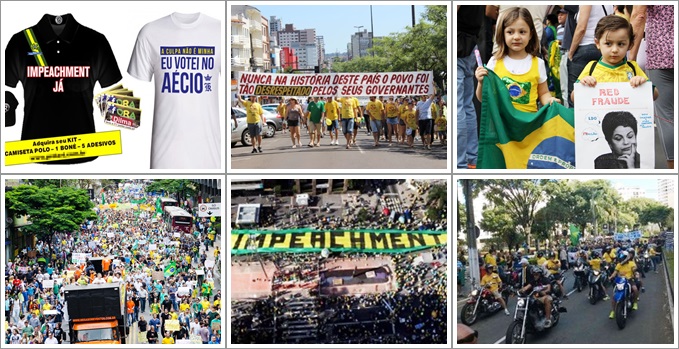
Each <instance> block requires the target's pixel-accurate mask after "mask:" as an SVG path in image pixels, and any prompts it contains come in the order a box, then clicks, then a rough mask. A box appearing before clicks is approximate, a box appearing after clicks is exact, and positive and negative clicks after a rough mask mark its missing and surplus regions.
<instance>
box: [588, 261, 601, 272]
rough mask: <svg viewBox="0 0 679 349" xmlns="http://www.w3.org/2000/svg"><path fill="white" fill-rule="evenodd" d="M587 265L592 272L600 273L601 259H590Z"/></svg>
mask: <svg viewBox="0 0 679 349" xmlns="http://www.w3.org/2000/svg"><path fill="white" fill-rule="evenodd" d="M589 265H590V266H592V270H596V271H600V270H601V259H600V258H592V259H590V260H589Z"/></svg>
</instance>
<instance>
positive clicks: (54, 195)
mask: <svg viewBox="0 0 679 349" xmlns="http://www.w3.org/2000/svg"><path fill="white" fill-rule="evenodd" d="M5 204H6V205H7V209H8V210H9V211H10V213H11V214H12V215H20V216H23V215H27V216H28V217H29V220H30V221H31V222H32V224H30V225H27V226H24V227H23V229H24V230H25V231H26V232H29V233H32V234H35V235H36V236H38V238H43V237H47V236H50V235H51V234H52V233H54V232H74V231H78V230H79V229H80V225H81V224H83V223H84V222H85V221H87V220H92V219H96V218H97V215H96V213H95V212H94V211H93V210H92V208H93V207H94V204H93V203H92V201H90V198H89V195H88V193H87V190H84V189H77V188H72V187H61V188H57V187H54V186H53V185H48V186H46V187H39V186H35V185H21V186H18V187H16V188H14V189H13V190H11V191H9V192H7V194H6V195H5Z"/></svg>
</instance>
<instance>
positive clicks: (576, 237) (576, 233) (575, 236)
mask: <svg viewBox="0 0 679 349" xmlns="http://www.w3.org/2000/svg"><path fill="white" fill-rule="evenodd" d="M568 228H569V230H570V232H571V246H577V245H578V244H579V243H580V229H578V227H576V226H575V224H571V225H570V226H569V227H568Z"/></svg>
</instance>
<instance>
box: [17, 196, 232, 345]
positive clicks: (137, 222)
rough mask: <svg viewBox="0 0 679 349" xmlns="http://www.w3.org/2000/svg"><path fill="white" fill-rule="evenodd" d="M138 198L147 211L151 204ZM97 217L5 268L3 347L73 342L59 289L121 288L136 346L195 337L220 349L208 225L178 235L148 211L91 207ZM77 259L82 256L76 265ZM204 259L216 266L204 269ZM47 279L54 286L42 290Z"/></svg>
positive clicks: (216, 252)
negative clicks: (98, 263)
mask: <svg viewBox="0 0 679 349" xmlns="http://www.w3.org/2000/svg"><path fill="white" fill-rule="evenodd" d="M108 194H109V197H112V196H115V195H117V196H118V197H119V198H118V203H117V204H119V205H122V204H125V203H129V200H131V199H132V197H131V195H127V194H124V193H121V192H120V191H118V192H117V193H116V191H115V190H113V191H109V193H108ZM142 197H143V198H144V200H145V201H146V203H147V204H148V205H149V206H153V202H154V201H155V198H153V197H150V196H148V197H147V196H146V194H143V195H142ZM185 208H186V209H187V210H190V207H188V206H185ZM97 213H98V214H97V220H96V221H93V222H90V224H89V225H87V224H86V225H83V227H82V229H81V230H80V231H75V232H68V233H64V232H55V233H52V234H47V235H45V237H44V238H40V239H38V241H37V242H36V244H35V245H34V246H27V247H25V248H23V249H22V250H21V251H20V252H19V254H18V255H17V256H16V257H15V258H13V259H11V260H10V261H9V262H8V263H7V265H6V269H5V290H4V292H5V320H6V323H5V324H6V326H5V328H6V329H7V333H6V338H5V343H7V344H43V343H44V344H57V343H58V344H62V343H65V342H67V341H69V342H71V343H72V342H73V338H69V329H68V322H67V321H68V311H67V308H68V305H67V303H66V299H65V296H64V287H66V286H69V285H81V286H83V287H86V286H87V285H93V284H109V283H120V285H121V287H124V289H125V311H126V314H127V317H128V325H129V326H130V328H132V325H133V324H134V323H136V324H137V328H138V331H139V332H138V338H139V343H159V342H162V343H174V342H175V341H176V340H180V339H187V340H188V339H190V338H193V339H194V341H195V342H198V343H203V344H210V343H212V344H219V343H220V342H221V337H222V334H221V315H220V314H221V311H222V301H221V298H222V295H221V290H218V291H217V292H215V291H214V289H215V275H214V274H215V273H216V272H217V271H218V270H219V265H220V262H219V259H220V248H219V241H217V244H215V236H216V234H215V232H213V231H212V229H211V228H208V226H209V224H208V223H207V222H205V221H201V219H200V218H198V217H196V224H195V226H193V227H192V228H193V229H192V231H193V232H192V233H182V234H180V236H179V237H176V235H175V234H174V233H175V232H174V231H172V229H169V227H168V226H166V225H164V224H163V221H162V219H157V218H156V215H155V214H154V213H153V211H143V210H139V209H132V208H130V209H123V210H118V209H111V208H105V209H98V208H97ZM150 246H154V247H153V248H151V247H150ZM211 249H213V250H211ZM75 254H87V256H88V257H87V258H85V259H79V258H78V259H75ZM90 257H92V258H94V257H105V258H106V259H105V260H104V261H108V262H105V263H103V270H102V272H96V271H95V268H94V266H93V264H92V262H91V261H90V260H89V258H90ZM207 260H212V261H214V264H213V265H212V266H206V264H205V263H206V261H207ZM170 264H174V265H176V271H175V272H173V273H171V274H167V273H164V270H165V269H166V266H168V265H170ZM154 272H156V273H155V274H154ZM158 274H160V275H161V276H160V277H159V276H158ZM48 280H50V281H52V282H50V284H53V286H51V287H45V286H44V284H45V282H46V281H48ZM180 290H189V291H188V292H186V293H180V292H179V291H180ZM50 310H56V313H54V312H48V311H50ZM46 312H47V313H46ZM144 314H146V316H144ZM167 320H179V324H180V329H179V330H178V331H169V330H167V329H166V328H165V322H166V321H167ZM128 341H129V337H128ZM128 343H129V342H128Z"/></svg>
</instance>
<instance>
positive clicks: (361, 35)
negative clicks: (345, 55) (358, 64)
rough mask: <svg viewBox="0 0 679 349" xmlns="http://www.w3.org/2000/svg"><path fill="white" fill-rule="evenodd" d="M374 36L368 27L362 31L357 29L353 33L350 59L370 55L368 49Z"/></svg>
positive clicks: (350, 44)
mask: <svg viewBox="0 0 679 349" xmlns="http://www.w3.org/2000/svg"><path fill="white" fill-rule="evenodd" d="M372 38H373V33H372V32H368V30H367V29H363V31H362V32H360V31H357V32H356V33H354V34H351V42H350V43H349V46H348V49H349V59H354V58H361V57H363V56H366V55H368V49H369V48H370V45H371V43H372V42H371V41H372Z"/></svg>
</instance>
